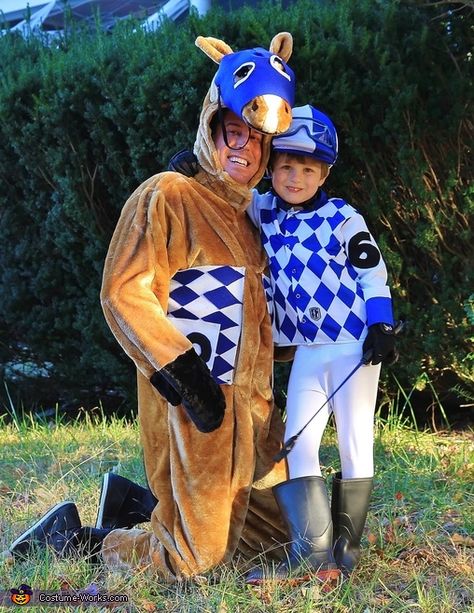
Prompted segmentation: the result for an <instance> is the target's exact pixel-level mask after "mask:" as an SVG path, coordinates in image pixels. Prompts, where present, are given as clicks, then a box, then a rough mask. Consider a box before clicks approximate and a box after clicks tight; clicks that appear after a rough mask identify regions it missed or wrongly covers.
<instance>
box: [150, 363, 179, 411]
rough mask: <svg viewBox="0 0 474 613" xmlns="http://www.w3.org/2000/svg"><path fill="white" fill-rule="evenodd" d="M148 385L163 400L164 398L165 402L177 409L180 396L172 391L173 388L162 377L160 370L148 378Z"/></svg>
mask: <svg viewBox="0 0 474 613" xmlns="http://www.w3.org/2000/svg"><path fill="white" fill-rule="evenodd" d="M150 383H151V384H152V385H153V387H154V388H155V389H157V390H158V391H159V392H160V394H161V395H162V396H163V398H166V400H167V401H168V402H169V403H170V404H172V405H173V406H174V407H177V406H178V404H181V396H180V395H179V394H178V392H177V391H176V390H175V389H174V387H173V386H172V385H170V384H169V383H168V381H167V380H166V379H165V378H164V377H163V375H162V374H161V371H160V370H157V371H156V372H155V373H154V374H153V375H152V376H151V377H150Z"/></svg>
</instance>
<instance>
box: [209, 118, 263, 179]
mask: <svg viewBox="0 0 474 613" xmlns="http://www.w3.org/2000/svg"><path fill="white" fill-rule="evenodd" d="M224 125H225V130H226V133H227V142H228V143H229V145H230V147H232V149H231V148H230V147H227V145H226V144H225V141H224V137H223V134H222V126H221V125H220V123H219V124H218V126H217V128H216V130H215V133H214V136H213V139H214V144H215V146H216V149H217V153H218V154H219V161H220V163H221V165H222V168H223V169H224V170H225V171H226V172H227V173H228V174H229V175H230V176H231V177H232V178H233V179H234V181H237V183H241V184H242V185H247V183H249V181H250V180H251V179H252V177H253V176H254V175H255V173H256V172H257V171H258V169H259V168H260V162H261V160H262V139H263V136H262V135H261V134H260V133H259V132H256V131H255V130H251V129H250V128H249V127H248V126H247V124H246V123H244V122H243V121H242V119H240V118H239V117H238V116H237V115H236V114H235V113H233V112H232V111H229V110H227V111H226V112H225V115H224ZM249 131H250V137H249ZM240 147H242V148H241V149H240Z"/></svg>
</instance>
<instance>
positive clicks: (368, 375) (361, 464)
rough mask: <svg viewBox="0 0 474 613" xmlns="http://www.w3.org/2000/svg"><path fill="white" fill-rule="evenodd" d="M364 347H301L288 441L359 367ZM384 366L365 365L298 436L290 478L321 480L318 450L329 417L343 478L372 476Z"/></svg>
mask: <svg viewBox="0 0 474 613" xmlns="http://www.w3.org/2000/svg"><path fill="white" fill-rule="evenodd" d="M361 357H362V342H354V343H339V344H337V343H334V344H332V345H299V346H298V348H297V350H296V354H295V358H294V361H293V366H292V369H291V374H290V380H289V383H288V400H287V409H286V410H287V421H286V432H285V440H286V441H287V440H288V439H289V438H290V437H291V436H293V435H294V434H296V433H297V432H298V431H299V430H300V429H301V428H302V427H303V426H304V425H305V424H306V423H307V422H308V421H309V420H310V419H311V417H312V416H313V415H314V413H315V412H316V411H317V410H318V409H319V408H320V407H321V406H322V405H323V404H324V402H325V401H326V400H327V398H328V397H329V396H330V395H331V394H332V393H333V391H334V390H335V389H336V388H337V386H338V385H339V384H340V383H341V382H342V381H343V380H344V378H345V377H346V376H347V375H348V374H349V373H350V372H351V370H352V369H353V368H354V367H355V366H356V365H357V364H358V363H359V362H360V359H361ZM379 376H380V364H378V365H377V366H372V365H368V366H365V365H364V366H361V367H360V368H359V369H358V370H357V371H356V372H355V373H354V375H353V376H352V377H351V378H350V379H349V380H348V381H347V382H346V383H345V384H344V385H343V386H342V388H341V389H340V390H339V391H338V392H337V393H336V395H335V396H334V398H333V399H332V400H331V401H330V402H329V403H328V404H327V405H326V406H325V407H324V408H323V409H322V410H321V411H320V412H319V413H318V415H317V416H316V417H315V418H314V419H313V420H312V421H311V423H310V424H309V425H308V427H307V428H306V429H305V430H304V432H303V433H302V434H301V435H300V436H299V438H298V440H297V442H296V444H295V446H294V447H293V450H292V451H291V452H290V453H289V455H288V456H287V460H288V469H289V474H290V478H291V479H294V478H296V477H304V476H310V475H316V476H321V467H320V463H319V447H320V443H321V438H322V436H323V432H324V429H325V428H326V425H327V423H328V420H329V417H330V415H331V413H334V418H335V421H336V428H337V438H338V446H339V456H340V460H341V471H342V478H343V479H354V478H363V477H372V476H373V474H374V460H373V446H374V413H375V403H376V399H377V388H378V381H379Z"/></svg>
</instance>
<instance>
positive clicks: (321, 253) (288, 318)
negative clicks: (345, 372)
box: [247, 189, 393, 346]
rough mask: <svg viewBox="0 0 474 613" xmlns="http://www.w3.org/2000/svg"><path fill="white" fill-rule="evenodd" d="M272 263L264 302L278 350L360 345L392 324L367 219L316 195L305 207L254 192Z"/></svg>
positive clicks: (254, 209)
mask: <svg viewBox="0 0 474 613" xmlns="http://www.w3.org/2000/svg"><path fill="white" fill-rule="evenodd" d="M247 213H248V215H249V216H250V218H251V220H252V222H253V223H254V224H255V225H256V226H257V228H259V230H260V234H261V239H262V243H263V246H264V248H265V251H266V253H267V256H268V260H269V269H270V283H269V287H268V284H267V288H266V291H267V297H268V304H269V310H270V314H271V317H272V326H273V335H274V342H275V344H277V345H283V346H284V345H303V344H324V343H344V342H354V341H359V340H363V339H364V338H365V336H366V334H367V327H368V326H370V325H372V324H376V323H387V324H391V325H393V315H392V301H391V296H390V289H389V287H388V285H387V269H386V266H385V263H384V261H383V259H382V256H381V254H380V251H379V249H378V247H377V244H376V242H375V240H374V238H373V236H372V235H371V234H370V232H369V230H368V228H367V225H366V223H365V221H364V218H363V217H362V215H360V213H358V212H357V211H356V209H354V208H353V207H352V206H351V205H349V204H348V203H347V202H345V201H344V200H342V199H340V198H328V197H327V195H326V193H325V192H324V191H323V190H321V189H320V190H319V191H318V193H317V194H316V196H315V198H314V199H313V200H312V201H311V202H310V203H308V204H306V205H305V207H304V208H293V207H291V206H290V205H288V204H287V203H286V202H284V201H283V200H282V199H281V198H279V197H278V196H276V195H275V194H274V193H273V192H267V193H266V194H259V193H258V192H257V191H256V190H253V197H252V203H251V205H250V206H249V208H248V209H247Z"/></svg>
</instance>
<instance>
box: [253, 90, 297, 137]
mask: <svg viewBox="0 0 474 613" xmlns="http://www.w3.org/2000/svg"><path fill="white" fill-rule="evenodd" d="M242 116H243V118H244V119H245V121H246V122H247V123H248V124H249V125H251V126H252V127H254V128H256V129H257V130H259V131H260V132H263V133H265V134H281V133H282V132H286V131H287V130H288V128H289V127H290V124H291V108H290V105H289V104H288V103H287V102H286V101H285V100H283V99H282V98H280V96H276V95H275V94H265V95H263V96H257V97H256V98H254V99H253V100H251V101H250V102H249V103H248V104H246V105H245V106H244V108H243V109H242Z"/></svg>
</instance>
